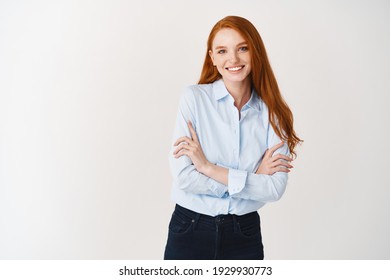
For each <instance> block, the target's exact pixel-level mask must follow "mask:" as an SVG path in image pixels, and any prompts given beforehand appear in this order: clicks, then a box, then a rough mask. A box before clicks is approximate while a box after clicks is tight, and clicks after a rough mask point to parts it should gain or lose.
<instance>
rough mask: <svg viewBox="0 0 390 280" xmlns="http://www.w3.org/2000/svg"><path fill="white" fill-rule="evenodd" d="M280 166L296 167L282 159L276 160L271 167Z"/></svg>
mask: <svg viewBox="0 0 390 280" xmlns="http://www.w3.org/2000/svg"><path fill="white" fill-rule="evenodd" d="M279 166H281V167H286V168H293V167H294V166H292V165H291V164H290V163H289V162H287V161H285V160H282V159H279V160H276V161H274V162H273V163H272V164H271V167H279Z"/></svg>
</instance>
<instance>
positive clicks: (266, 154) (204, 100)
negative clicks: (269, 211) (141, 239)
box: [164, 16, 301, 259]
mask: <svg viewBox="0 0 390 280" xmlns="http://www.w3.org/2000/svg"><path fill="white" fill-rule="evenodd" d="M300 141H301V140H300V139H299V138H298V137H297V135H296V134H295V132H294V129H293V116H292V113H291V111H290V109H289V107H288V106H287V104H286V103H285V101H284V100H283V98H282V96H281V94H280V92H279V89H278V85H277V82H276V79H275V77H274V74H273V72H272V69H271V66H270V63H269V61H268V58H267V54H266V51H265V48H264V45H263V42H262V40H261V37H260V35H259V33H258V31H257V30H256V28H255V27H254V26H253V25H252V24H251V23H250V22H249V21H248V20H246V19H244V18H242V17H237V16H228V17H226V18H224V19H222V20H220V21H219V22H217V23H216V25H215V26H214V27H213V29H212V30H211V33H210V35H209V38H208V42H207V53H206V58H205V61H204V65H203V69H202V73H201V77H200V80H199V83H198V85H193V86H190V87H188V88H187V89H186V91H185V92H184V94H183V95H182V98H181V100H180V105H179V111H178V115H177V121H176V127H175V131H174V146H173V149H172V155H171V156H170V167H171V171H172V174H173V177H174V183H173V188H172V198H173V200H174V201H175V202H176V207H175V211H174V213H173V215H172V218H171V221H170V224H169V235H168V240H167V244H166V248H165V254H164V259H263V258H264V254H263V244H262V238H261V230H260V218H259V215H258V213H257V210H258V209H259V208H261V207H262V206H264V205H265V203H267V202H271V201H276V200H278V199H279V198H280V197H281V196H282V194H283V193H284V191H285V189H286V184H287V174H288V172H290V169H291V168H293V166H292V165H291V164H290V163H291V161H292V157H291V156H290V155H292V156H295V147H296V145H297V144H298V143H299V142H300Z"/></svg>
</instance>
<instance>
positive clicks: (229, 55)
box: [209, 28, 251, 83]
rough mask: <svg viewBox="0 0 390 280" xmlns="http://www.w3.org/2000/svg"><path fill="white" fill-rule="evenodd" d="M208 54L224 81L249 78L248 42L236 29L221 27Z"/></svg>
mask: <svg viewBox="0 0 390 280" xmlns="http://www.w3.org/2000/svg"><path fill="white" fill-rule="evenodd" d="M209 55H210V57H211V60H212V61H213V64H214V65H215V66H216V67H217V69H218V72H219V73H220V74H221V75H222V78H223V80H224V82H225V83H226V82H230V83H242V82H244V81H246V80H247V79H249V74H250V72H251V62H250V61H251V57H250V53H249V48H248V43H247V42H246V41H245V39H244V38H243V37H242V36H241V35H240V33H238V32H237V31H236V30H234V29H231V28H223V29H221V30H220V31H218V32H217V34H216V35H215V37H214V40H213V43H212V49H211V50H210V51H209Z"/></svg>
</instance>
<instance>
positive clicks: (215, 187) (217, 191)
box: [211, 181, 228, 198]
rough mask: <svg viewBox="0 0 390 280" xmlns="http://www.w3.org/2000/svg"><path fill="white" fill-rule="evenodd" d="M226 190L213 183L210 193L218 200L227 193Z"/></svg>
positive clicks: (223, 186)
mask: <svg viewBox="0 0 390 280" xmlns="http://www.w3.org/2000/svg"><path fill="white" fill-rule="evenodd" d="M227 190H228V188H227V187H226V186H225V185H224V184H221V183H219V182H217V181H214V184H213V185H212V186H211V191H212V192H213V193H215V195H216V196H217V197H219V198H221V197H223V196H224V195H225V193H226V192H227Z"/></svg>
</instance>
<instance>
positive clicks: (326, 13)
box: [0, 0, 390, 259]
mask: <svg viewBox="0 0 390 280" xmlns="http://www.w3.org/2000/svg"><path fill="white" fill-rule="evenodd" d="M227 15H240V16H243V17H246V18H247V19H249V20H250V21H251V22H252V23H253V24H254V25H255V26H256V27H257V28H258V30H259V32H260V34H261V36H262V38H263V41H264V43H265V45H266V48H267V51H268V55H269V58H270V61H271V64H272V67H273V69H274V72H275V74H276V77H277V79H278V82H279V86H280V88H281V90H282V93H283V95H284V97H285V98H286V100H287V102H288V103H289V105H290V107H291V109H292V110H293V113H294V116H295V126H296V131H297V132H298V134H299V136H300V137H301V138H302V139H304V141H305V142H304V143H303V145H302V146H300V147H299V149H298V158H297V160H296V161H295V163H294V166H295V168H294V170H293V172H291V173H290V174H291V175H290V180H289V183H288V189H287V191H286V193H285V195H284V197H283V198H282V199H281V200H280V201H278V202H276V203H272V204H269V205H266V206H265V207H264V208H262V209H261V210H260V211H259V212H260V215H261V218H262V232H263V242H264V246H265V256H266V258H267V259H389V258H390V242H389V241H388V240H389V239H388V237H389V236H390V206H389V202H388V200H389V198H390V190H389V186H390V184H389V182H388V180H387V178H388V173H389V170H388V169H389V163H388V162H389V158H390V149H389V148H388V141H389V136H390V125H389V121H390V111H389V110H388V107H389V105H390V97H389V96H390V84H389V73H390V66H389V65H390V56H389V50H390V29H389V26H390V17H389V16H390V3H389V2H388V1H384V0H383V1H380V0H375V1H368V0H367V1H362V0H361V1H352V0H344V1H336V0H332V1H317V0H314V1H303V0H299V1H287V0H286V1H282V0H279V1H271V0H261V1H251V0H242V1H237V0H234V1H231V0H218V1H202V0H201V1H199V0H197V1H179V0H176V1H174V0H164V1H157V0H155V1H152V0H146V1H125V0H123V1H119V0H114V1H108V0H107V1H92V0H91V1H86V0H84V1H42V0H40V1H25V0H21V1H11V0H9V1H0V259H161V258H162V257H163V251H164V246H165V241H166V237H167V227H168V222H169V219H170V215H171V212H172V209H173V206H174V204H173V203H172V202H171V201H170V188H171V177H170V173H169V169H168V160H167V159H168V152H169V150H170V144H171V135H172V131H173V125H174V119H175V116H176V110H177V105H178V101H179V96H180V94H181V91H182V89H183V87H184V86H186V85H188V84H194V83H196V82H197V80H198V78H199V75H200V70H201V66H202V64H203V59H204V55H205V53H206V49H205V47H206V40H207V36H208V33H209V32H210V30H211V28H212V26H213V25H214V24H215V23H216V22H217V21H218V20H219V19H221V18H223V17H225V16H227Z"/></svg>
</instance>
